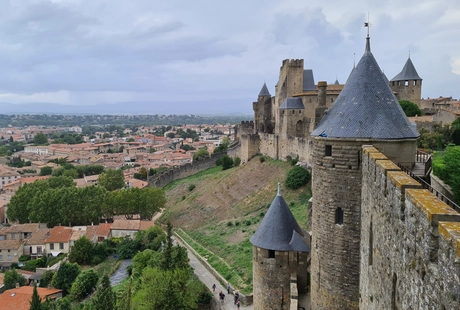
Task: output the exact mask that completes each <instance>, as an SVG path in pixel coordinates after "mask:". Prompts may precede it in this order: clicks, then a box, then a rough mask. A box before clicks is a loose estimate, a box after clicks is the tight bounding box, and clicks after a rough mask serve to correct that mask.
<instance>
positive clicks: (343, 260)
mask: <svg viewBox="0 0 460 310" xmlns="http://www.w3.org/2000/svg"><path fill="white" fill-rule="evenodd" d="M421 87H422V79H421V78H420V77H419V76H418V74H417V71H416V70H415V67H414V65H413V64H412V61H411V59H410V58H409V59H408V60H407V62H406V64H405V65H404V67H403V69H402V71H401V73H399V74H398V75H396V76H395V77H394V78H393V79H392V80H390V81H389V80H388V79H387V78H386V76H385V75H384V73H383V72H382V71H381V69H380V67H379V65H378V64H377V61H376V60H375V58H374V56H373V54H372V52H371V47H370V38H369V37H367V39H366V44H365V52H364V55H363V56H362V58H361V60H360V61H359V63H358V64H357V65H356V66H355V67H354V68H353V70H352V72H351V74H350V76H349V78H348V80H347V82H346V83H345V84H344V85H342V84H339V83H338V82H337V81H336V83H334V84H332V85H327V83H326V82H318V83H317V84H315V82H314V79H313V72H312V71H311V70H304V62H303V60H299V59H296V60H284V61H283V64H282V66H281V69H280V77H279V81H278V84H277V85H276V86H275V96H272V95H271V94H270V92H269V90H268V88H267V86H266V85H265V84H264V85H263V87H262V90H261V91H260V93H259V96H258V99H257V101H256V102H254V103H253V108H254V121H253V122H243V123H242V124H241V125H240V126H239V127H238V132H237V135H238V138H239V141H240V144H239V146H237V147H235V148H232V149H231V150H229V154H230V155H232V156H239V157H240V158H241V159H242V161H243V162H245V161H248V160H249V159H250V158H251V157H252V156H254V155H255V154H258V153H260V154H263V155H266V156H270V157H272V158H275V159H281V160H286V159H288V158H296V157H297V156H298V158H299V160H300V161H301V162H305V163H307V164H308V165H309V167H311V169H312V175H313V176H312V192H313V198H312V203H311V206H310V207H311V211H312V212H311V214H312V216H311V219H309V220H311V227H310V228H309V229H310V232H305V231H303V230H302V229H300V228H299V225H298V224H297V222H296V220H295V219H294V217H293V216H292V213H291V212H290V210H289V207H288V206H287V204H286V202H285V201H284V199H283V197H282V193H281V191H280V190H279V191H278V195H277V196H276V197H275V198H274V200H273V202H272V204H271V206H270V208H269V210H268V211H267V213H266V215H265V217H264V219H263V220H262V222H261V224H260V226H259V228H258V229H257V231H256V232H255V234H254V235H253V236H252V238H251V242H252V244H253V249H254V250H253V269H254V308H255V309H292V310H294V309H302V308H307V309H309V308H311V309H460V214H458V213H457V212H456V211H454V210H453V209H452V208H450V207H449V206H447V205H446V204H444V203H443V202H441V201H440V200H439V199H438V198H436V197H435V196H434V195H433V194H431V193H430V192H429V191H428V190H425V189H422V186H421V185H420V184H419V183H418V182H417V181H415V180H414V179H412V178H411V177H410V176H409V175H407V174H406V173H405V172H403V171H401V169H400V166H404V167H407V168H409V169H410V168H411V167H412V166H413V165H414V163H415V156H416V141H417V138H418V137H419V133H418V132H417V130H416V128H415V126H414V125H413V124H411V123H410V122H409V121H408V119H407V117H406V116H405V114H404V112H403V111H402V109H401V107H400V105H399V102H398V99H407V100H410V101H412V102H415V103H418V102H419V101H420V96H421ZM398 164H399V165H400V166H398ZM309 282H310V284H309ZM306 295H309V296H310V298H309V299H307V298H305V296H306ZM306 303H308V304H306Z"/></svg>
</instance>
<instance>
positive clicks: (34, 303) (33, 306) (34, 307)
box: [29, 284, 42, 310]
mask: <svg viewBox="0 0 460 310" xmlns="http://www.w3.org/2000/svg"><path fill="white" fill-rule="evenodd" d="M41 308H42V299H41V298H40V296H39V295H38V291H37V285H36V284H34V291H33V293H32V299H31V301H30V308H29V309H30V310H41Z"/></svg>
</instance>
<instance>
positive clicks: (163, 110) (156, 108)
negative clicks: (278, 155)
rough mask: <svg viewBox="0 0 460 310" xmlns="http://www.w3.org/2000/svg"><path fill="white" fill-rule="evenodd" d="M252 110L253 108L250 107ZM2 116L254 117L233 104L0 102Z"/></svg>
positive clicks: (225, 102) (250, 111)
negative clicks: (173, 115) (174, 115)
mask: <svg viewBox="0 0 460 310" xmlns="http://www.w3.org/2000/svg"><path fill="white" fill-rule="evenodd" d="M248 107H249V106H248ZM0 113H1V114H111V115H115V114H129V115H134V114H181V115H182V114H195V115H222V114H226V115H251V114H252V113H253V112H252V110H251V109H250V108H247V107H244V108H239V107H238V106H237V105H235V103H234V102H232V101H230V100H225V99H223V100H219V101H218V102H214V101H213V102H206V101H191V102H120V103H114V104H106V103H100V104H94V105H63V104H55V103H47V102H36V103H26V104H11V103H6V102H0Z"/></svg>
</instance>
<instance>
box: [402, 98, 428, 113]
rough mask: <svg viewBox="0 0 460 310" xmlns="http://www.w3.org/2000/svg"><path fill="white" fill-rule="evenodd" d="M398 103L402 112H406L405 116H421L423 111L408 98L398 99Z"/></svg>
mask: <svg viewBox="0 0 460 310" xmlns="http://www.w3.org/2000/svg"><path fill="white" fill-rule="evenodd" d="M399 104H400V105H401V108H402V109H403V111H404V113H406V116H408V117H409V116H415V115H418V116H422V115H423V112H422V110H420V108H419V107H418V106H417V105H416V104H415V103H413V102H411V101H409V100H399Z"/></svg>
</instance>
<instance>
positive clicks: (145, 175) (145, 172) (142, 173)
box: [139, 167, 147, 180]
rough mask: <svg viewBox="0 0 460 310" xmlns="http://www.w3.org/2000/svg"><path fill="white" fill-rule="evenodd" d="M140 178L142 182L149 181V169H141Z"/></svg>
mask: <svg viewBox="0 0 460 310" xmlns="http://www.w3.org/2000/svg"><path fill="white" fill-rule="evenodd" d="M139 176H140V177H141V179H142V180H147V169H145V167H140V168H139Z"/></svg>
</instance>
